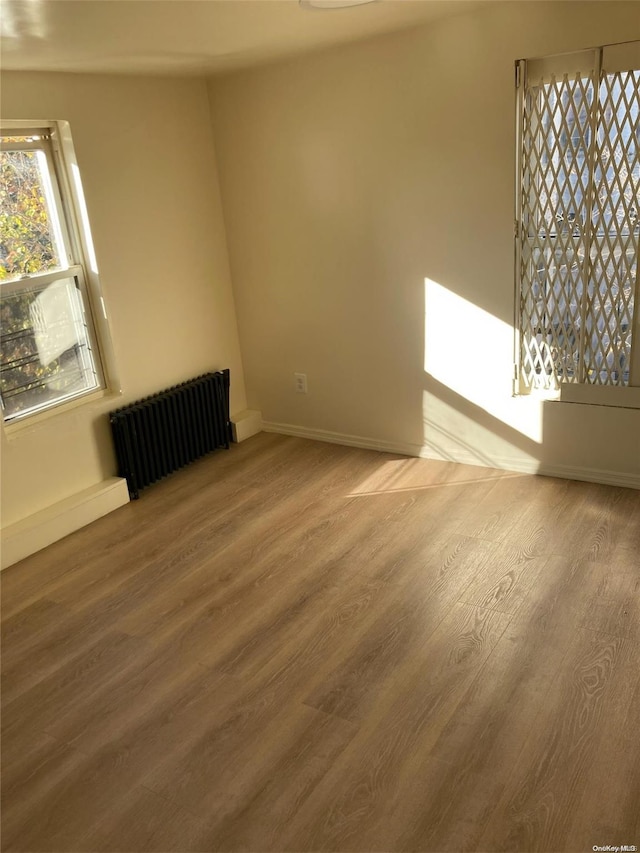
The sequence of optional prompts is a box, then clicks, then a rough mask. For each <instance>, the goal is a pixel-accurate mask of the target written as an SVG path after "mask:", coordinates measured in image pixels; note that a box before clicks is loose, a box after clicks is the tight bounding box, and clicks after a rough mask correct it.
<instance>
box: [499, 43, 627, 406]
mask: <svg viewBox="0 0 640 853" xmlns="http://www.w3.org/2000/svg"><path fill="white" fill-rule="evenodd" d="M569 67H570V68H571V73H574V72H575V73H582V72H583V71H585V70H587V69H588V70H589V76H592V77H593V79H594V86H595V93H596V98H598V97H599V94H598V93H599V89H600V81H601V79H602V76H603V75H606V74H611V73H615V72H617V71H624V70H631V69H634V70H635V69H640V42H638V41H632V42H625V43H622V44H614V45H604V46H601V47H598V48H591V49H588V50H584V51H579V52H576V53H573V54H559V55H554V56H548V57H542V58H534V59H528V60H524V59H522V60H517V61H516V63H515V78H516V88H515V122H516V128H515V131H516V133H515V140H516V146H515V170H516V171H515V205H514V267H515V276H514V279H515V300H514V372H513V395H514V396H516V397H533V398H538V399H542V400H560V401H562V402H572V403H586V404H589V405H604V406H613V407H623V408H640V257H639V258H638V261H637V273H636V281H635V285H634V316H633V325H632V349H631V354H630V370H629V381H628V384H627V385H624V386H621V385H605V384H602V385H600V384H597V385H596V384H592V383H589V382H587V381H584V380H583V381H578V382H563V381H560V382H559V383H558V387H557V389H555V390H554V389H540V388H530V389H524V387H523V384H522V380H521V368H522V363H523V362H522V359H523V352H522V310H523V309H522V298H523V294H524V290H523V279H522V276H521V269H522V267H521V264H522V244H523V242H524V241H526V240H531V241H532V242H533V241H534V240H535V238H534V237H529V236H528V234H527V233H526V226H525V224H524V221H523V198H522V170H523V158H524V157H525V152H524V145H523V115H524V99H525V96H526V77H527V73H531V70H532V69H533V73H534V74H535V76H536V78H539V77H541V76H542V72H541V69H544V75H545V76H547V75H552V74H554V75H555V74H563V73H567V71H568V68H569ZM596 113H597V111H594V121H593V122H592V123H593V125H594V127H593V128H592V133H593V134H594V139H595V131H596V121H595V115H596ZM599 239H600V238H599V237H598V235H593V234H591V233H590V234H589V235H588V241H589V246H588V247H587V256H588V253H589V252H590V251H591V248H590V247H591V246H592V244H593V243H594V242H598V240H599ZM638 254H639V255H640V242H639V248H638Z"/></svg>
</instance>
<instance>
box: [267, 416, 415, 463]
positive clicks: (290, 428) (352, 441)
mask: <svg viewBox="0 0 640 853" xmlns="http://www.w3.org/2000/svg"><path fill="white" fill-rule="evenodd" d="M262 429H263V430H264V432H276V433H278V434H279V435H293V436H296V437H297V438H310V439H313V441H326V442H329V444H343V445H346V446H347V447H362V448H364V449H365V450H381V451H383V452H384V453H398V454H400V455H401V456H420V450H421V447H420V445H419V444H409V443H405V442H397V441H380V440H378V439H375V438H366V437H365V436H362V435H348V434H347V433H343V432H331V431H330V430H326V429H310V428H309V427H303V426H296V425H294V424H278V423H273V422H272V421H263V422H262Z"/></svg>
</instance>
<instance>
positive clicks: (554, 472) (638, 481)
mask: <svg viewBox="0 0 640 853" xmlns="http://www.w3.org/2000/svg"><path fill="white" fill-rule="evenodd" d="M262 428H263V430H264V431H265V432H275V433H279V434H280V435H293V436H297V437H298V438H310V439H313V440H314V441H327V442H330V443H331V444H344V445H346V446H347V447H362V448H364V449H366V450H380V451H383V452H385V453H398V454H400V455H402V456H420V457H422V458H423V459H437V460H439V461H443V462H458V463H460V464H462V465H477V466H480V467H483V468H497V469H499V470H502V471H514V472H516V473H518V474H540V475H542V476H545V477H560V478H561V479H565V480H583V481H585V482H587V483H603V484H604V485H607V486H622V487H623V488H628V489H640V474H627V473H624V472H622V471H605V470H602V469H599V468H577V467H574V466H571V465H547V464H545V463H542V462H539V461H538V460H536V459H530V458H529V459H526V458H520V459H518V458H512V457H494V456H492V457H491V458H490V459H489V458H488V457H487V459H486V461H485V460H481V459H479V458H478V457H477V456H475V455H474V454H473V451H472V450H467V449H463V448H460V449H456V450H453V451H451V452H447V453H446V454H445V453H441V452H438V451H436V450H434V449H433V448H430V447H427V446H422V445H419V444H409V443H408V442H406V443H403V442H392V441H379V440H377V439H373V438H366V437H364V436H359V435H348V434H346V433H340V432H331V431H329V430H322V429H310V428H309V427H302V426H296V425H295V424H280V423H273V422H270V421H264V422H263V424H262Z"/></svg>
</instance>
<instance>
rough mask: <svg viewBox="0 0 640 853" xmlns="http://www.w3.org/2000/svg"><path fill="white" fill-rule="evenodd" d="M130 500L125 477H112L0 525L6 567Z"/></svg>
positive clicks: (1, 564)
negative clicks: (11, 522) (32, 512)
mask: <svg viewBox="0 0 640 853" xmlns="http://www.w3.org/2000/svg"><path fill="white" fill-rule="evenodd" d="M126 503H129V491H128V489H127V481H126V480H123V479H122V478H120V477H111V478H110V479H108V480H104V481H103V482H102V483H97V484H96V485H95V486H91V487H90V488H88V489H84V490H83V491H81V492H78V493H77V494H75V495H71V497H69V498H65V500H62V501H59V502H58V503H55V504H53V505H52V506H48V507H46V508H45V509H42V510H40V511H39V512H36V513H34V514H33V515H30V516H28V517H27V518H23V519H21V520H20V521H17V522H15V524H10V525H8V526H7V527H5V528H3V529H2V560H1V563H0V568H2V569H6V568H7V567H8V566H12V565H13V564H14V563H17V562H18V561H19V560H24V558H25V557H28V556H29V555H30V554H35V553H36V551H40V550H42V548H46V547H47V545H51V544H52V543H53V542H57V540H58V539H62V538H63V537H64V536H68V535H69V533H73V532H74V531H75V530H79V529H80V528H81V527H85V526H86V525H87V524H90V523H91V522H92V521H95V520H96V519H98V518H101V517H102V516H103V515H107V514H108V513H110V512H112V511H113V510H114V509H117V508H118V507H120V506H124V504H126Z"/></svg>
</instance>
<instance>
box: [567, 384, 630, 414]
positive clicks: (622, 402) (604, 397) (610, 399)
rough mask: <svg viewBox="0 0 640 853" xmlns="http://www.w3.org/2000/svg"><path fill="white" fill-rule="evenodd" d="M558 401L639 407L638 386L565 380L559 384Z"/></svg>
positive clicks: (623, 407)
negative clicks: (577, 383)
mask: <svg viewBox="0 0 640 853" xmlns="http://www.w3.org/2000/svg"><path fill="white" fill-rule="evenodd" d="M560 401H561V402H563V403H584V404H586V405H588V406H612V407H617V408H620V409H640V387H628V386H627V387H624V388H620V387H613V386H610V385H574V384H572V383H569V382H567V383H565V384H562V385H561V386H560Z"/></svg>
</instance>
